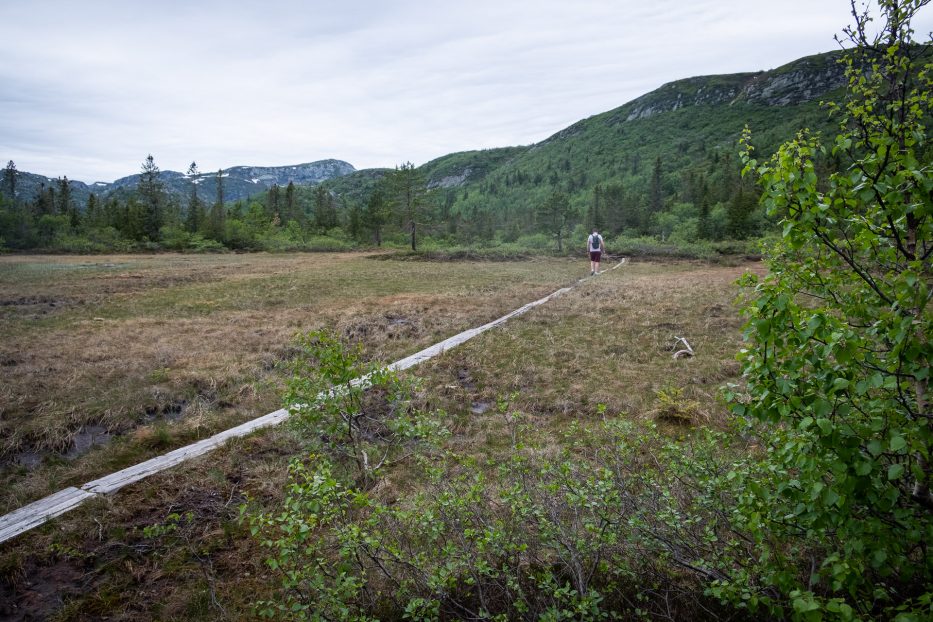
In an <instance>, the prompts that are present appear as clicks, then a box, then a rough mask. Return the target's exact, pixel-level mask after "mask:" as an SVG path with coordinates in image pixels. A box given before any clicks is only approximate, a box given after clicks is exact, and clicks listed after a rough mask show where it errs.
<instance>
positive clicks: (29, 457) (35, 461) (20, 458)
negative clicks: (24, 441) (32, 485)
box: [13, 451, 42, 471]
mask: <svg viewBox="0 0 933 622" xmlns="http://www.w3.org/2000/svg"><path fill="white" fill-rule="evenodd" d="M13 462H14V463H15V464H18V465H19V466H22V467H26V468H27V469H29V470H30V471H32V470H33V469H37V468H39V465H41V464H42V454H40V453H38V452H35V451H24V452H23V453H21V454H18V455H17V456H16V457H15V458H13Z"/></svg>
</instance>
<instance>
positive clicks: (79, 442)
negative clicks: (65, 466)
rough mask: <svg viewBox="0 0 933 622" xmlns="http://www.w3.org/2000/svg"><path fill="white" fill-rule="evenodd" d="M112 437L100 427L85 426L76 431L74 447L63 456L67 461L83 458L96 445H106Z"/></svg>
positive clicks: (105, 429)
mask: <svg viewBox="0 0 933 622" xmlns="http://www.w3.org/2000/svg"><path fill="white" fill-rule="evenodd" d="M112 436H113V435H112V434H111V433H110V432H108V431H107V428H105V427H104V426H102V425H86V426H84V427H82V428H81V429H80V430H78V433H77V434H75V437H74V445H72V447H71V449H69V450H68V452H67V453H66V454H65V457H66V458H68V459H69V460H74V459H75V458H77V457H79V456H83V455H84V454H86V453H87V452H89V451H90V450H91V448H92V447H96V446H98V445H106V444H107V443H109V442H110V439H111V437H112Z"/></svg>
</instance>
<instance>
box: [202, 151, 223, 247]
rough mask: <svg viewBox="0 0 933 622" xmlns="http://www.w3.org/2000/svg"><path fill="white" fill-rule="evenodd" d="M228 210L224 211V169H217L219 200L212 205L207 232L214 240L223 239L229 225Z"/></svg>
mask: <svg viewBox="0 0 933 622" xmlns="http://www.w3.org/2000/svg"><path fill="white" fill-rule="evenodd" d="M226 221H227V219H226V212H225V211H224V170H223V169H218V170H217V200H215V201H214V205H212V206H211V213H210V217H209V218H208V220H207V234H208V237H209V238H211V239H212V240H217V241H218V242H221V241H223V238H224V231H225V229H226V227H227V222H226Z"/></svg>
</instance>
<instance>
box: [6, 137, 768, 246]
mask: <svg viewBox="0 0 933 622" xmlns="http://www.w3.org/2000/svg"><path fill="white" fill-rule="evenodd" d="M630 165H631V166H636V167H637V166H639V164H638V163H637V162H635V163H630ZM549 166H550V164H549ZM562 166H563V168H562ZM569 167H570V164H569V161H568V163H567V164H565V165H561V164H557V165H556V166H554V167H552V168H554V169H555V170H559V171H561V172H562V173H566V172H567V171H569V170H570V168H569ZM738 168H739V167H738V162H737V161H736V160H735V159H733V158H732V157H731V156H729V155H725V156H720V155H719V154H718V153H716V154H713V155H711V156H710V158H709V159H708V160H707V161H706V162H705V163H704V164H703V165H702V166H700V167H694V169H693V170H688V171H686V172H683V171H676V175H677V176H676V179H675V183H673V184H672V183H671V177H672V173H674V172H672V171H667V170H665V166H664V162H663V161H662V158H661V157H657V158H656V159H655V161H654V163H653V165H652V167H651V168H650V173H648V174H647V175H646V176H645V180H644V181H645V182H646V183H638V182H639V181H641V180H640V179H637V180H636V181H634V182H633V181H632V180H629V183H627V184H624V183H623V182H621V181H618V180H610V181H609V182H608V183H602V182H601V183H595V184H594V185H592V186H591V187H588V186H587V187H584V186H581V185H580V184H581V183H582V182H581V178H580V177H579V176H577V175H576V174H569V175H567V174H564V175H549V176H548V177H547V178H542V179H537V178H536V177H535V175H533V174H530V173H524V172H523V171H522V170H516V171H512V172H508V173H506V174H504V175H502V176H500V178H501V179H504V184H505V186H507V187H511V188H515V189H520V188H521V189H524V194H523V200H522V201H520V202H515V203H504V202H503V201H501V200H498V199H497V194H498V193H499V192H500V191H501V189H500V188H499V182H497V181H495V180H492V181H483V182H481V183H473V184H470V183H467V184H465V185H463V186H461V187H456V188H441V187H434V188H430V187H429V186H430V184H428V182H427V180H426V179H425V174H424V172H423V171H422V170H420V169H419V168H417V167H415V166H414V165H413V164H412V163H410V162H406V163H404V164H401V165H399V166H397V167H396V168H395V169H394V170H387V171H385V172H384V173H382V174H381V175H380V176H377V179H376V180H375V182H374V183H371V184H369V185H368V186H366V187H365V188H356V189H355V190H354V189H353V188H352V187H351V188H350V189H349V190H348V189H347V188H348V186H347V183H346V181H345V180H341V179H337V180H332V181H329V182H325V183H322V184H318V185H316V186H310V187H308V186H296V185H295V184H294V183H289V184H288V185H287V186H286V187H284V188H283V187H280V186H278V185H274V186H273V187H272V188H270V189H269V190H267V191H265V192H262V193H259V194H257V195H254V196H253V197H250V198H249V199H245V200H237V201H226V200H225V198H224V172H223V170H218V171H217V172H216V173H202V172H201V171H200V170H199V169H198V166H197V163H196V162H192V163H191V165H190V166H189V167H188V170H187V175H186V177H187V179H188V180H189V190H188V192H187V193H186V194H184V195H179V194H177V193H171V192H168V191H167V190H166V188H165V186H164V185H163V183H162V182H161V180H160V176H159V167H158V166H157V165H156V163H155V159H154V158H153V156H152V155H149V156H148V157H147V158H146V159H145V160H144V161H143V163H142V164H141V166H140V173H139V180H138V184H137V186H136V187H135V188H134V189H131V190H128V189H122V190H118V191H116V192H113V193H111V194H109V195H108V196H106V197H100V196H98V195H95V194H91V195H89V197H88V198H87V201H86V203H84V204H83V205H79V204H78V201H77V200H76V199H75V197H74V196H73V192H72V190H71V189H70V187H69V182H68V178H67V177H62V178H59V179H57V180H56V181H55V182H53V183H51V184H49V185H48V186H43V187H42V188H41V189H40V191H39V192H38V194H37V195H36V196H35V198H33V199H31V200H23V199H22V198H20V197H19V196H18V195H17V177H18V174H19V173H18V171H17V169H16V165H15V163H14V162H13V161H10V162H9V163H8V164H7V166H6V168H5V169H4V171H3V178H2V183H0V249H8V250H34V249H40V250H54V251H65V252H106V251H123V250H159V249H168V250H192V251H212V250H215V251H219V250H224V249H230V250H302V249H304V250H315V249H319V250H337V249H341V248H352V247H358V246H369V245H375V246H381V245H382V244H383V243H384V242H390V243H391V244H393V245H394V246H407V247H410V248H411V249H412V250H418V248H419V245H420V243H421V242H423V241H424V240H426V239H428V240H430V241H431V242H432V243H433V244H435V245H439V246H457V245H468V246H469V245H480V246H482V245H490V244H500V243H518V244H522V243H523V242H525V243H528V242H529V240H531V241H533V242H535V243H537V244H538V246H542V245H544V246H550V245H551V244H553V248H554V249H556V250H557V251H558V252H563V251H564V247H565V240H566V239H567V237H568V236H571V235H576V236H578V235H579V233H580V228H585V229H587V230H589V229H590V228H592V227H596V228H599V229H600V230H601V231H603V232H605V233H606V234H608V235H610V236H628V237H637V236H654V237H655V238H657V239H659V240H661V241H668V242H673V243H679V242H688V243H692V242H697V241H703V240H709V241H721V240H728V239H744V238H746V237H748V236H750V235H752V234H757V233H758V232H760V231H761V230H762V229H763V219H764V216H763V214H762V212H761V210H760V209H759V208H758V206H757V203H758V194H757V193H756V192H755V191H754V190H753V188H752V187H751V186H750V184H749V182H747V181H745V180H743V179H742V178H741V176H740V175H739V170H738ZM564 169H567V170H564ZM209 177H213V178H214V179H213V181H214V182H215V185H216V188H217V192H216V197H215V199H214V201H213V202H206V201H204V200H203V199H202V198H201V197H200V196H199V195H198V192H197V188H198V184H199V183H201V182H203V181H204V180H206V179H208V178H209ZM583 181H585V180H583ZM672 186H674V188H673V189H672ZM542 239H543V240H545V242H544V243H543V244H542V242H541V241H542Z"/></svg>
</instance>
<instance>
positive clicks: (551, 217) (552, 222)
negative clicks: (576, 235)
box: [537, 191, 574, 253]
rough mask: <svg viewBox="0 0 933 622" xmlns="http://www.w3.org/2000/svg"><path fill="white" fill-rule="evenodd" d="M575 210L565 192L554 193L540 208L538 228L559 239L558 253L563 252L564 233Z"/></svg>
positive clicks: (538, 211)
mask: <svg viewBox="0 0 933 622" xmlns="http://www.w3.org/2000/svg"><path fill="white" fill-rule="evenodd" d="M573 215H574V212H573V208H571V207H570V199H569V198H567V195H566V194H564V193H563V192H560V191H558V192H554V193H552V194H551V196H549V197H548V198H547V200H545V201H544V202H543V203H541V204H540V205H539V206H538V210H537V217H538V226H539V227H540V228H541V229H543V230H544V231H547V232H548V233H551V234H553V235H554V237H555V238H556V239H557V252H559V253H560V252H563V250H564V247H563V237H564V232H565V231H566V230H567V229H568V227H569V225H570V221H571V219H572V218H573Z"/></svg>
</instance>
